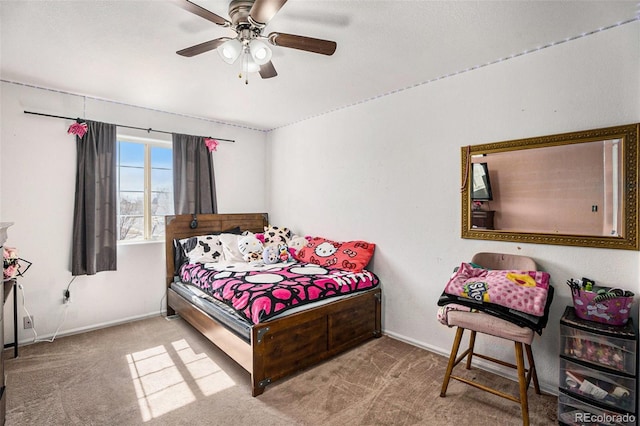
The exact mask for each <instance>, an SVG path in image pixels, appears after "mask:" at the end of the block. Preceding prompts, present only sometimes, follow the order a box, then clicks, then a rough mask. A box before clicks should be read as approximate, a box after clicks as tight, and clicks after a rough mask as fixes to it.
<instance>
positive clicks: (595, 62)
mask: <svg viewBox="0 0 640 426" xmlns="http://www.w3.org/2000/svg"><path fill="white" fill-rule="evenodd" d="M514 53H517V52H514ZM436 59H437V58H434V60H436ZM638 121H640V23H638V22H635V23H633V24H630V25H626V26H624V27H620V28H616V29H612V30H609V31H606V32H602V33H599V34H595V35H592V36H588V37H584V38H581V39H578V40H575V41H572V42H567V43H564V44H560V45H557V46H554V47H552V48H547V49H544V50H542V51H538V52H536V53H532V54H527V55H524V56H520V57H517V58H514V59H511V60H508V61H504V62H501V63H499V64H496V65H491V66H487V67H484V68H481V69H478V70H475V71H471V72H467V73H463V74H459V75H457V76H454V77H450V78H445V79H442V80H439V81H437V82H434V83H430V84H425V85H422V86H419V87H417V88H413V89H409V90H405V91H401V92H399V93H397V94H394V95H389V96H385V97H381V98H378V99H375V100H372V101H369V102H365V103H362V104H359V105H357V106H354V107H348V108H344V109H342V110H339V111H337V112H334V113H330V114H326V115H323V116H320V117H318V118H315V119H311V120H308V121H304V122H301V123H298V124H294V125H291V126H287V127H283V128H281V129H277V130H275V131H273V132H271V133H270V134H269V138H268V144H269V151H268V153H267V157H268V162H267V164H268V165H269V166H268V167H269V169H268V173H269V182H270V183H269V186H268V191H269V194H268V199H269V211H270V219H271V222H272V223H274V224H275V225H280V226H289V227H291V228H293V229H294V230H295V231H296V232H298V233H302V234H314V235H321V236H326V237H329V238H333V239H338V240H348V239H364V240H368V241H371V242H374V243H376V244H377V248H376V253H375V256H374V261H373V267H372V268H373V270H374V272H376V273H377V274H378V275H379V277H380V278H381V281H382V288H383V294H384V299H383V300H384V301H383V310H384V315H383V328H384V331H385V333H388V334H390V335H392V336H396V337H399V338H401V339H404V340H406V341H409V342H413V343H415V344H417V345H419V346H423V347H426V348H430V349H433V350H435V351H437V352H440V353H443V354H448V353H449V350H450V347H451V343H452V341H453V336H454V332H453V330H451V329H448V328H446V327H445V326H443V325H441V324H440V323H438V322H437V320H436V311H437V306H436V301H437V298H438V296H439V295H440V293H441V291H442V289H443V288H444V285H445V284H446V282H447V279H448V277H449V276H450V274H451V272H452V269H453V268H454V267H455V266H457V265H459V264H460V262H462V261H469V260H470V259H471V256H472V255H473V253H475V252H479V251H496V252H504V253H513V254H521V255H526V256H531V257H533V258H535V259H536V261H537V262H538V263H539V265H540V266H541V268H542V269H544V270H546V271H548V272H550V274H551V277H552V281H553V284H554V286H555V289H556V297H555V300H554V303H553V306H552V311H551V315H550V324H549V326H548V327H547V329H546V330H545V332H544V333H543V335H542V337H541V338H537V339H536V341H535V342H534V344H533V351H534V356H535V358H536V360H537V367H538V374H539V377H540V380H541V382H542V384H543V386H544V388H545V389H546V390H548V391H553V390H554V389H556V388H557V383H558V349H559V326H558V322H559V319H560V316H561V314H562V312H563V311H564V308H565V306H566V305H570V304H571V299H570V293H569V291H568V288H567V286H566V285H565V282H566V280H567V279H569V278H570V277H578V278H579V277H582V276H587V277H590V278H593V279H595V280H596V281H598V282H599V283H600V284H602V285H611V286H613V285H615V286H620V287H623V288H626V289H630V290H632V291H634V292H635V293H636V294H640V286H639V284H638V282H639V281H638V279H639V277H638V266H639V255H638V252H635V251H618V250H608V249H592V248H576V247H561V246H545V245H535V244H520V243H505V242H483V241H476V240H463V239H461V238H460V214H461V212H460V184H461V179H460V174H461V173H460V148H461V147H462V146H466V145H473V144H479V143H487V142H495V141H502V140H510V139H517V138H525V137H532V136H542V135H546V134H554V133H562V132H570V131H578V130H586V129H592V128H598V127H607V126H613V125H620V124H628V123H633V122H638ZM568 161H570V160H568ZM636 320H637V318H636ZM636 324H637V322H636ZM477 347H478V348H479V349H481V351H482V350H484V351H485V352H487V353H488V354H493V355H497V356H499V357H502V358H504V359H509V357H512V356H513V355H512V353H513V345H511V344H508V343H506V342H505V341H500V340H498V339H493V338H483V339H482V342H478V344H477ZM511 359H513V358H511Z"/></svg>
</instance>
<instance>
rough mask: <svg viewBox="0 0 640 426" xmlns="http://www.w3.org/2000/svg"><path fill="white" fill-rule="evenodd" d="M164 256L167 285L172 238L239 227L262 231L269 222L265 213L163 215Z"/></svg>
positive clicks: (171, 272) (169, 274)
mask: <svg viewBox="0 0 640 426" xmlns="http://www.w3.org/2000/svg"><path fill="white" fill-rule="evenodd" d="M164 223H165V258H166V264H167V269H166V272H167V282H166V284H167V287H169V286H170V285H171V281H173V271H174V264H173V240H174V239H182V238H188V237H194V236H196V235H206V234H208V233H212V232H223V231H227V230H229V229H232V228H235V227H240V229H241V230H242V231H251V232H255V233H259V232H263V231H264V227H265V226H267V225H268V224H269V216H268V215H267V213H230V214H199V215H192V214H181V215H175V216H165V222H164Z"/></svg>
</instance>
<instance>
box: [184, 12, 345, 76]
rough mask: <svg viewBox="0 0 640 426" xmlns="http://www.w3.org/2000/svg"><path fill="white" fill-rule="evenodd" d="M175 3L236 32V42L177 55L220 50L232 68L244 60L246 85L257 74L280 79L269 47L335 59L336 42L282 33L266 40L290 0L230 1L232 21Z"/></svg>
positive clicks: (207, 43) (215, 43)
mask: <svg viewBox="0 0 640 426" xmlns="http://www.w3.org/2000/svg"><path fill="white" fill-rule="evenodd" d="M176 1H177V3H178V5H179V6H180V7H182V8H183V9H185V10H188V11H189V12H191V13H194V14H196V15H198V16H200V17H202V18H204V19H207V20H209V21H211V22H213V23H215V24H217V25H220V26H221V27H228V28H231V29H232V30H233V31H235V32H236V37H234V38H231V37H220V38H216V39H214V40H209V41H205V42H204V43H200V44H197V45H195V46H191V47H187V48H186V49H182V50H179V51H177V52H176V53H177V54H178V55H181V56H186V57H191V56H195V55H199V54H201V53H205V52H209V51H211V50H214V49H217V50H218V53H219V54H220V56H221V57H222V59H223V60H224V61H225V62H226V63H229V64H232V63H234V62H235V61H236V60H237V59H238V58H239V57H242V73H241V74H240V77H242V74H244V76H245V83H248V80H247V74H248V73H249V72H255V71H257V72H259V73H260V77H262V78H272V77H275V76H277V75H278V73H277V72H276V69H275V68H274V66H273V64H272V63H271V54H272V52H271V49H270V48H269V46H268V45H267V43H269V44H271V45H273V46H281V47H288V48H291V49H298V50H304V51H307V52H312V53H320V54H322V55H328V56H330V55H333V53H334V52H335V51H336V47H337V44H336V42H335V41H329V40H321V39H317V38H312V37H305V36H299V35H294V34H286V33H280V32H272V33H270V34H269V35H267V36H265V35H263V34H262V31H263V30H264V28H265V27H266V26H267V24H268V23H269V21H271V19H272V18H273V17H274V16H275V15H276V13H278V11H279V10H280V8H282V6H284V4H285V3H286V2H287V0H231V2H230V3H229V17H230V18H231V21H228V20H227V19H225V18H223V17H221V16H219V15H216V14H215V13H213V12H210V11H209V10H207V9H205V8H203V7H201V6H198V5H197V4H195V3H192V2H190V1H188V0H176ZM265 42H267V43H265Z"/></svg>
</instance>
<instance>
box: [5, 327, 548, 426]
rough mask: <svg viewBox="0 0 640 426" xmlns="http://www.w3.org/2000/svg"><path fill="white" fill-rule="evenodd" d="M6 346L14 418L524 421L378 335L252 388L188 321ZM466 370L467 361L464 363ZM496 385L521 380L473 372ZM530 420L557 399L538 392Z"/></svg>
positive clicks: (10, 417) (416, 352)
mask: <svg viewBox="0 0 640 426" xmlns="http://www.w3.org/2000/svg"><path fill="white" fill-rule="evenodd" d="M12 354H13V352H12V351H8V352H6V353H5V358H8V359H6V361H5V373H6V376H7V392H8V394H7V421H6V424H7V425H8V426H12V425H141V424H149V425H205V424H206V425H279V426H280V425H336V426H338V425H340V426H341V425H458V424H460V425H462V424H468V425H471V424H476V425H477V424H498V425H520V424H522V420H521V417H520V407H519V405H517V404H515V403H512V402H510V401H507V400H505V399H502V398H498V397H495V396H493V395H490V394H488V393H486V392H481V391H479V390H476V389H474V388H472V387H470V386H466V385H464V384H462V383H459V382H457V381H452V382H451V384H450V385H449V391H448V392H447V397H446V398H440V397H439V393H440V386H441V384H442V377H443V375H444V369H445V367H446V361H447V360H446V359H445V358H443V357H442V356H439V355H435V354H433V353H430V352H428V351H425V350H423V349H420V348H417V347H415V346H411V345H408V344H406V343H403V342H400V341H397V340H394V339H392V338H389V337H386V336H385V337H382V338H380V339H375V340H372V341H370V342H368V343H366V344H364V345H362V346H360V347H358V348H356V349H354V350H352V351H350V352H347V353H346V354H343V355H341V356H338V357H336V358H333V359H331V360H329V361H327V362H325V363H323V364H321V365H320V366H317V367H315V368H313V369H310V370H308V371H305V372H303V373H300V374H298V375H296V376H294V377H292V378H289V379H287V380H283V381H280V382H276V383H274V384H272V385H270V386H268V387H267V389H266V391H265V392H264V394H262V395H261V396H259V397H257V398H252V397H251V390H250V387H249V374H248V373H247V372H245V371H244V370H243V369H242V368H241V367H240V366H238V365H237V364H235V363H234V362H233V361H231V360H230V359H229V358H227V356H226V355H225V354H223V353H222V352H220V351H219V350H218V349H217V348H216V347H215V346H213V345H212V344H211V343H209V342H208V341H207V340H206V339H204V338H203V337H202V336H201V335H200V334H199V333H198V332H197V331H195V330H194V329H193V328H191V327H190V326H189V325H188V324H187V323H185V322H184V321H182V320H181V319H179V318H175V319H165V318H160V317H157V318H151V319H146V320H142V321H137V322H133V323H129V324H125V325H120V326H116V327H111V328H107V329H103V330H98V331H94V332H90V333H84V334H79V335H75V336H69V337H64V338H60V339H57V340H56V341H55V342H53V343H38V344H33V345H28V346H24V347H21V348H20V355H19V357H18V358H17V359H11V358H10V357H11V356H12ZM456 371H458V372H460V371H463V370H462V369H460V370H456ZM465 374H469V375H471V376H474V377H479V376H482V379H483V380H486V381H488V384H491V385H493V386H498V384H500V385H499V387H500V388H502V389H503V390H506V391H509V392H512V393H514V394H515V393H516V392H517V384H516V383H515V382H511V381H509V380H506V379H502V378H496V377H495V376H493V375H490V374H488V373H485V372H482V371H479V370H477V369H473V370H471V371H469V372H465ZM529 407H530V411H531V424H533V425H552V424H556V423H557V421H556V410H557V398H556V397H555V396H550V395H543V396H539V395H536V394H535V393H534V392H533V390H532V389H531V390H530V391H529Z"/></svg>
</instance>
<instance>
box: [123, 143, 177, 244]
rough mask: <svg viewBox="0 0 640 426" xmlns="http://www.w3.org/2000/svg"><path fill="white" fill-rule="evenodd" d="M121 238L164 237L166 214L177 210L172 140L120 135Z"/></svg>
mask: <svg viewBox="0 0 640 426" xmlns="http://www.w3.org/2000/svg"><path fill="white" fill-rule="evenodd" d="M117 161H118V164H117V168H118V240H119V241H145V240H159V239H162V238H164V216H165V215H171V214H173V159H172V150H171V144H170V143H167V142H164V141H158V140H151V139H140V138H133V137H124V136H122V137H121V136H118V160H117Z"/></svg>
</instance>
